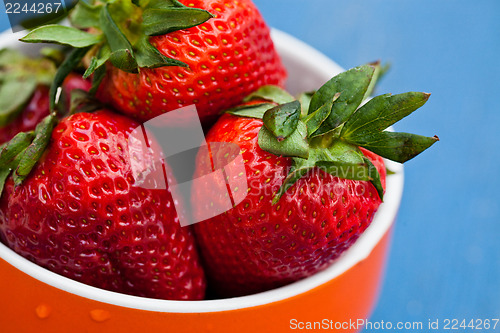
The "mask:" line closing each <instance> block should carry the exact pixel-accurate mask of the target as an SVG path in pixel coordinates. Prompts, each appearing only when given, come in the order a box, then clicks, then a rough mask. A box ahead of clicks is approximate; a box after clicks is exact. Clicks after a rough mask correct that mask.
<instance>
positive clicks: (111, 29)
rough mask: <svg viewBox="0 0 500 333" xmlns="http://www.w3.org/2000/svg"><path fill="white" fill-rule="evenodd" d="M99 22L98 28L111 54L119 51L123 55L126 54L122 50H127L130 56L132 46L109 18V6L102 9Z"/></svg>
mask: <svg viewBox="0 0 500 333" xmlns="http://www.w3.org/2000/svg"><path fill="white" fill-rule="evenodd" d="M99 22H100V27H101V29H102V31H103V32H104V35H105V36H106V39H107V41H108V45H109V47H110V48H111V52H116V51H119V52H120V53H123V52H126V51H124V50H128V51H129V53H130V54H131V55H132V54H133V53H132V45H131V44H130V42H129V40H128V39H127V37H126V36H125V35H124V34H123V32H122V31H121V30H120V28H119V27H118V25H116V23H115V21H114V20H113V18H112V17H111V14H110V13H109V4H107V5H106V6H104V7H102V9H101V13H100V16H99Z"/></svg>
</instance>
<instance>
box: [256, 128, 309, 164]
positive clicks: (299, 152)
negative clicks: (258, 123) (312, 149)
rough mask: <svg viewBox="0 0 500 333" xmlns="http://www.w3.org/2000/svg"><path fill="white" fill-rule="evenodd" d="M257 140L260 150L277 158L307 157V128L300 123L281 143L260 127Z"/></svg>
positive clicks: (268, 131)
mask: <svg viewBox="0 0 500 333" xmlns="http://www.w3.org/2000/svg"><path fill="white" fill-rule="evenodd" d="M258 140H259V141H258V142H259V146H260V148H261V149H263V150H265V151H268V152H270V153H272V154H275V155H278V156H293V157H302V158H307V157H308V156H309V143H308V141H307V127H306V125H305V124H304V123H303V122H302V121H299V122H298V123H297V129H296V130H295V131H294V132H293V133H292V134H291V135H290V136H288V137H287V138H286V139H284V140H283V141H278V140H277V139H276V137H275V136H274V134H273V133H272V132H271V131H270V130H268V129H267V128H266V127H265V126H262V128H261V129H260V131H259V139H258Z"/></svg>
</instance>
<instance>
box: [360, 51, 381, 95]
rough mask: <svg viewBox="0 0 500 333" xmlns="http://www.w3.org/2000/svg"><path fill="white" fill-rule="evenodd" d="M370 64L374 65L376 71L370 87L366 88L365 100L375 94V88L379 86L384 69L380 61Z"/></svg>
mask: <svg viewBox="0 0 500 333" xmlns="http://www.w3.org/2000/svg"><path fill="white" fill-rule="evenodd" d="M368 65H370V66H372V67H373V69H374V72H373V76H372V80H371V81H370V85H369V86H368V89H366V92H365V96H364V97H363V100H365V99H367V98H369V97H370V96H371V95H372V94H373V91H374V90H375V87H376V86H377V82H378V78H379V74H380V72H381V70H382V67H381V66H380V61H375V62H371V63H369V64H368Z"/></svg>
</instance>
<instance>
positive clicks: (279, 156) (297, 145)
mask: <svg viewBox="0 0 500 333" xmlns="http://www.w3.org/2000/svg"><path fill="white" fill-rule="evenodd" d="M379 70H380V66H369V65H365V66H361V67H358V68H354V69H351V70H349V71H347V72H344V73H341V74H339V75H338V76H336V77H334V78H333V79H332V80H330V81H329V82H327V83H326V84H325V85H324V86H323V87H321V88H320V89H319V90H318V91H317V92H316V93H315V94H314V95H312V97H311V96H310V95H308V94H305V95H302V96H301V97H300V98H299V99H300V100H301V101H302V103H300V102H299V101H297V100H294V99H293V98H292V97H291V96H289V95H288V96H287V94H286V93H284V92H283V91H281V90H278V89H277V88H276V87H263V88H262V89H260V90H259V91H257V92H256V93H254V94H252V95H250V96H249V97H248V98H247V99H246V100H245V101H247V102H250V105H249V104H244V105H242V106H240V107H238V108H235V109H232V110H230V111H228V114H225V115H224V116H222V117H221V118H220V119H219V121H218V122H217V123H216V124H215V125H214V126H213V127H212V128H211V130H210V131H209V133H208V135H207V142H208V143H209V144H210V143H211V142H212V143H214V142H229V143H232V144H237V145H239V147H240V149H241V151H242V157H243V160H244V163H245V172H246V175H244V173H240V174H236V173H234V172H233V173H232V172H227V173H226V174H227V175H229V176H228V181H229V184H236V183H237V184H241V183H242V182H241V177H246V183H247V184H248V190H247V191H248V193H247V196H246V198H244V199H243V200H242V201H241V202H240V203H239V204H237V205H236V206H234V207H233V208H232V209H230V210H229V211H227V212H225V213H223V214H221V215H218V216H216V217H213V218H210V219H208V220H206V221H203V222H201V223H198V224H196V225H195V234H196V237H197V240H198V244H199V247H200V253H201V254H202V256H203V259H204V262H205V264H206V272H207V275H208V277H209V281H210V282H211V283H212V286H213V287H214V288H215V290H216V291H217V292H218V293H219V294H220V295H222V296H239V295H246V294H252V293H255V292H260V291H264V290H268V289H271V288H275V287H279V286H283V285H285V284H288V283H290V282H293V281H296V280H299V279H301V278H304V277H307V276H309V275H311V274H314V273H316V272H318V271H320V270H322V269H324V268H325V267H327V266H329V265H330V264H331V263H332V262H333V261H335V259H337V258H338V257H339V256H340V255H341V254H342V253H343V252H344V251H345V250H346V249H348V248H349V247H350V246H351V245H352V244H353V243H354V242H355V241H356V239H357V238H358V237H359V236H360V234H362V233H363V232H364V231H365V230H366V228H367V227H368V226H369V225H370V223H371V222H372V220H373V217H374V214H375V212H376V211H377V209H378V207H379V206H380V204H381V203H382V201H383V194H384V191H385V178H386V170H385V166H384V161H383V159H382V157H386V158H390V159H392V160H395V161H398V162H405V161H407V160H409V159H411V158H413V157H414V156H416V155H417V154H419V153H420V152H422V151H423V150H425V149H426V148H428V147H429V146H431V145H432V144H433V143H435V142H436V141H437V137H433V138H429V137H423V136H418V135H413V134H407V133H392V132H387V131H384V130H385V129H386V128H387V127H389V126H391V125H392V124H393V123H395V122H396V121H398V120H400V119H401V118H403V117H405V116H407V115H408V114H410V113H411V112H413V111H415V110H416V109H417V108H418V107H420V106H422V105H423V104H424V103H425V102H426V101H427V99H428V98H429V94H425V93H406V94H400V95H395V96H391V95H390V94H386V95H382V96H378V97H375V98H373V99H372V100H371V101H369V102H368V103H366V104H365V105H364V106H362V107H359V106H360V104H361V103H362V101H363V100H364V99H365V98H366V97H367V96H369V95H370V93H371V91H372V89H373V85H374V82H375V80H376V77H377V75H378V72H379ZM276 102H279V103H281V104H279V105H278V106H276V105H277V103H276ZM227 156H228V155H227V152H225V151H224V150H223V149H221V151H220V152H219V151H216V152H215V153H214V152H213V151H212V156H211V159H212V161H211V162H207V161H208V159H207V158H205V157H204V156H203V155H199V156H198V157H199V160H198V164H197V173H198V174H199V173H200V170H203V169H204V168H205V167H204V164H206V163H213V164H217V165H227V164H228V163H227V162H226V163H224V158H225V157H227ZM209 186H210V187H209ZM227 186H228V185H227V184H226V183H221V184H217V183H215V184H200V185H199V186H198V187H196V188H194V189H193V200H192V202H193V205H194V207H195V209H196V211H202V213H203V211H204V210H206V209H208V208H207V207H204V206H203V205H202V204H201V205H200V204H198V205H197V203H200V202H206V200H203V198H204V197H206V196H207V192H210V193H217V192H220V193H226V192H225V190H226V188H227ZM214 188H215V190H214ZM238 189H239V188H236V187H234V186H233V187H232V191H233V192H232V195H233V197H234V196H235V195H237V194H238ZM243 190H244V189H243ZM210 198H211V199H212V201H211V202H210V204H209V206H217V205H219V202H218V200H222V199H223V196H221V197H220V198H219V197H218V196H217V195H211V197H210Z"/></svg>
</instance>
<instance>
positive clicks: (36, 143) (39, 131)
mask: <svg viewBox="0 0 500 333" xmlns="http://www.w3.org/2000/svg"><path fill="white" fill-rule="evenodd" d="M56 123H57V119H56V117H55V116H53V115H49V116H47V117H45V118H44V119H43V120H42V121H41V122H40V123H39V124H38V125H37V127H36V129H35V138H34V139H33V142H32V143H31V144H30V145H29V146H28V147H27V148H26V149H25V150H24V152H23V153H22V154H21V155H20V159H19V165H18V167H17V169H16V171H15V172H14V173H13V175H12V176H13V179H14V183H15V184H16V185H20V184H21V183H22V182H23V181H24V179H26V177H28V175H29V173H30V172H31V170H32V169H33V167H34V166H35V165H36V163H37V162H38V160H39V159H40V158H41V157H42V155H43V153H44V151H45V148H47V145H48V144H49V142H50V138H51V136H52V130H53V129H54V126H55V125H56Z"/></svg>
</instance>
